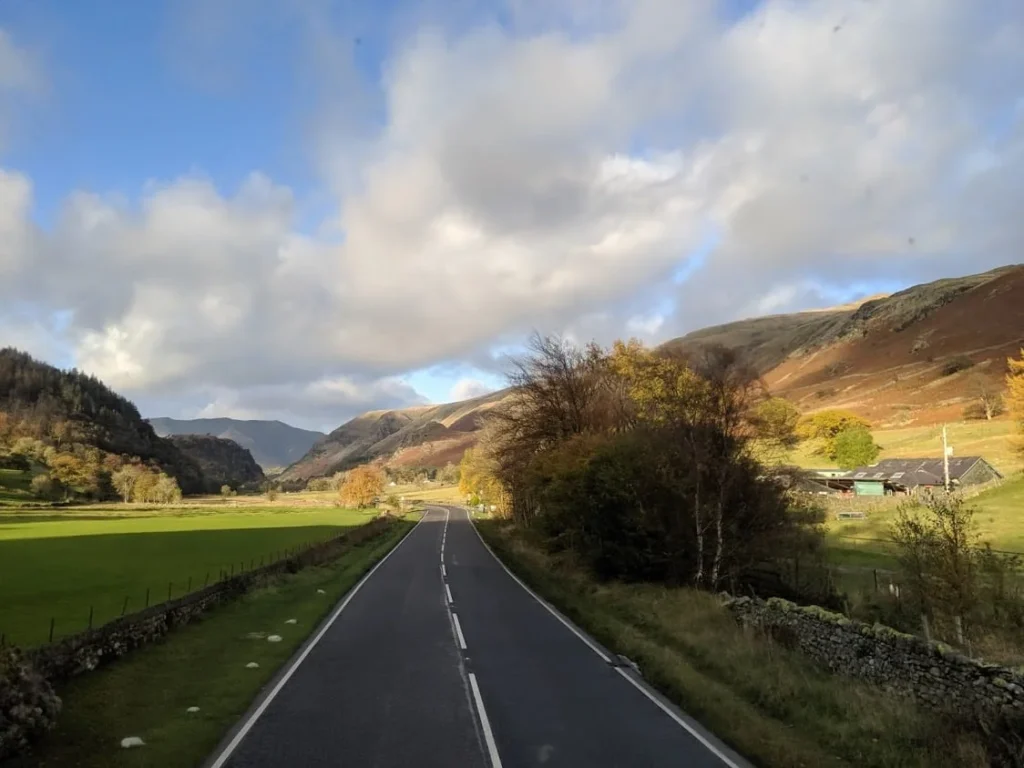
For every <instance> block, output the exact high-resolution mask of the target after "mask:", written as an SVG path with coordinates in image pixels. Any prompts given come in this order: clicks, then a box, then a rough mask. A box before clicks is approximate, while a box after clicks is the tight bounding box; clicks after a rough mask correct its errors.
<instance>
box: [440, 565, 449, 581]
mask: <svg viewBox="0 0 1024 768" xmlns="http://www.w3.org/2000/svg"><path fill="white" fill-rule="evenodd" d="M441 576H442V577H444V578H448V571H447V570H446V569H445V567H444V563H441Z"/></svg>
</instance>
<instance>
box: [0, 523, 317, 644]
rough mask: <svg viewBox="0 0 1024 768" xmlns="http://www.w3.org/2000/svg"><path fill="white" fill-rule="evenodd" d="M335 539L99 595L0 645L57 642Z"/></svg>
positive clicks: (8, 635) (1, 636) (4, 635)
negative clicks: (123, 592)
mask: <svg viewBox="0 0 1024 768" xmlns="http://www.w3.org/2000/svg"><path fill="white" fill-rule="evenodd" d="M334 538H337V536H336V535H335V536H329V537H327V538H325V539H314V540H309V541H306V542H303V543H301V544H297V545H293V546H290V547H281V548H279V549H275V550H273V551H271V552H268V553H264V554H262V555H260V556H259V557H255V556H251V557H249V558H247V559H243V560H239V561H237V562H236V561H232V562H229V563H223V564H220V565H217V566H214V567H212V568H208V569H205V570H201V571H198V572H196V571H193V572H192V573H190V574H188V575H183V576H182V577H181V578H179V579H172V580H170V581H168V582H167V584H166V587H165V586H164V585H163V583H162V582H161V583H160V584H159V585H156V584H150V585H147V586H146V587H145V588H144V591H143V588H142V587H139V588H138V589H137V591H135V592H132V593H128V594H125V595H123V596H122V597H120V598H117V597H115V596H114V595H116V593H114V595H111V594H107V595H98V596H97V598H96V599H95V600H93V601H90V602H88V603H86V602H83V603H81V604H80V607H79V609H78V610H73V611H65V612H61V613H56V612H55V613H53V614H52V615H50V616H49V617H48V619H47V621H46V622H45V624H41V625H40V626H39V628H38V630H37V631H29V632H27V633H26V632H24V631H21V632H15V631H9V630H4V631H0V647H2V646H5V645H7V644H9V643H10V644H18V645H22V646H25V647H39V646H44V645H47V644H51V643H54V642H58V641H60V640H62V639H64V638H65V637H68V636H70V635H75V634H78V633H79V632H82V631H88V630H91V629H95V628H98V627H100V626H102V625H103V624H106V623H108V622H110V621H115V620H117V619H119V618H122V617H124V616H127V615H129V613H136V612H138V611H143V610H146V609H147V608H150V607H153V606H156V605H159V604H161V603H163V602H170V601H172V600H176V599H179V598H182V597H185V596H187V595H189V594H192V593H193V592H198V591H199V590H202V589H205V588H207V587H208V586H210V585H211V584H216V583H218V582H221V581H224V580H226V579H230V578H233V577H234V576H236V575H239V574H243V573H249V572H251V571H254V570H257V569H259V568H263V567H265V566H267V565H271V564H273V563H278V562H282V561H287V560H289V559H291V558H294V557H295V556H297V555H299V554H300V553H302V552H304V551H307V550H309V549H311V548H312V547H315V546H317V545H320V544H324V543H327V542H329V541H331V540H332V539H334Z"/></svg>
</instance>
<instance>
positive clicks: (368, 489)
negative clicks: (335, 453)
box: [339, 464, 384, 509]
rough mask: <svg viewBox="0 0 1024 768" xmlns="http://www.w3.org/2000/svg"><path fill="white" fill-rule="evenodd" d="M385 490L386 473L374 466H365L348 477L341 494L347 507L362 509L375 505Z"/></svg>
mask: <svg viewBox="0 0 1024 768" xmlns="http://www.w3.org/2000/svg"><path fill="white" fill-rule="evenodd" d="M383 490H384V471H383V470H382V469H381V468H380V467H377V466H374V465H373V464H364V465H363V466H361V467H356V468H355V469H353V470H352V471H351V472H349V473H348V474H347V475H346V477H345V482H344V483H342V485H341V488H340V489H339V494H340V496H341V503H342V504H344V505H345V506H348V507H358V508H360V509H362V508H363V507H366V506H369V505H370V504H373V502H374V501H375V500H376V498H377V497H378V496H380V494H381V492H382V491H383Z"/></svg>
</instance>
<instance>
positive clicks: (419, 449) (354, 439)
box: [278, 390, 509, 485]
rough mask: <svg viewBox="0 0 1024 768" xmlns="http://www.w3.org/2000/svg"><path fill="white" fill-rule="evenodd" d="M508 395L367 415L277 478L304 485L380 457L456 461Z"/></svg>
mask: <svg viewBox="0 0 1024 768" xmlns="http://www.w3.org/2000/svg"><path fill="white" fill-rule="evenodd" d="M508 394H509V392H508V390H501V391H500V392H494V393H492V394H489V395H484V396H483V397H476V398H473V399H471V400H464V401H462V402H458V403H446V404H444V405H420V406H415V407H413V408H403V409H396V410H391V411H370V412H368V413H364V414H363V415H362V416H357V417H356V418H354V419H351V420H350V421H347V422H345V423H344V424H342V425H341V426H340V427H338V428H337V429H336V430H334V431H333V432H331V433H330V434H329V435H327V436H326V437H324V438H323V439H322V440H320V441H319V442H317V443H316V444H315V445H314V446H313V447H312V448H310V450H309V452H308V453H307V454H306V455H305V456H303V457H302V458H301V459H300V460H299V461H297V462H295V463H294V464H293V465H292V466H290V467H288V469H286V470H285V471H284V473H283V474H281V475H280V477H279V478H278V480H280V481H281V482H282V483H286V484H296V485H301V484H303V483H305V482H306V481H307V480H309V479H310V478H313V477H322V476H324V475H330V474H333V473H334V472H337V471H339V470H344V469H348V468H350V467H353V466H356V465H357V464H361V463H364V462H367V461H371V460H373V459H378V458H383V459H386V460H387V461H389V462H390V463H393V464H396V465H403V466H412V467H442V466H444V465H445V464H447V463H448V462H449V461H451V462H455V463H458V461H459V460H460V459H461V458H462V454H463V453H464V452H465V450H466V448H469V447H470V446H472V445H474V444H475V443H476V440H477V434H476V433H477V431H478V430H479V428H480V425H481V416H482V415H483V414H484V413H486V411H488V410H490V409H491V408H493V407H494V406H495V405H497V404H498V403H500V402H501V401H502V400H504V399H505V398H506V397H507V396H508Z"/></svg>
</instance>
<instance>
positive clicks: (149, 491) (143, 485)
mask: <svg viewBox="0 0 1024 768" xmlns="http://www.w3.org/2000/svg"><path fill="white" fill-rule="evenodd" d="M155 489H156V474H155V473H153V472H150V471H149V470H147V469H144V468H143V469H142V470H141V471H140V472H139V476H138V477H137V478H136V479H135V487H134V488H133V489H132V501H134V502H136V503H137V504H152V503H154V502H155V501H156V493H155Z"/></svg>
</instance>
